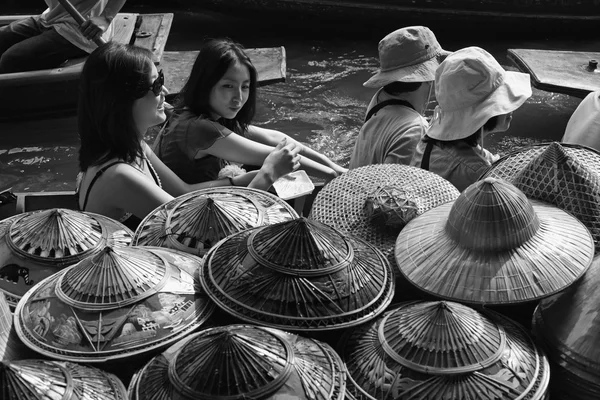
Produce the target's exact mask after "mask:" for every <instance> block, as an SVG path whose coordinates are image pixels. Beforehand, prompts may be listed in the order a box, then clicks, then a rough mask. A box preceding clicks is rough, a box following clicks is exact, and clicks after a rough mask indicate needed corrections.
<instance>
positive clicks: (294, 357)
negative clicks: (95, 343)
mask: <svg viewBox="0 0 600 400" xmlns="http://www.w3.org/2000/svg"><path fill="white" fill-rule="evenodd" d="M345 380H346V377H345V373H344V370H343V364H342V362H341V359H340V358H339V356H338V355H337V354H336V353H335V351H333V349H332V348H331V347H329V346H328V345H327V344H324V343H321V342H318V341H316V340H314V339H306V338H303V337H301V336H297V335H293V334H289V333H285V332H283V331H279V330H276V329H271V328H263V327H258V326H249V325H229V326H223V327H218V328H211V329H206V330H204V331H201V332H199V333H197V334H194V335H191V336H189V337H187V338H185V339H183V340H181V341H180V342H178V343H176V344H175V345H173V346H171V347H170V348H169V349H168V350H166V351H165V352H163V353H162V354H161V355H159V356H157V357H154V358H153V359H152V360H151V361H150V362H149V363H148V364H146V366H145V367H144V368H142V370H141V371H140V372H139V373H138V374H136V376H135V377H134V378H133V379H132V381H131V384H130V385H129V394H130V399H131V400H150V399H152V400H184V399H199V400H205V399H206V400H208V399H210V400H220V399H223V400H226V399H227V400H236V399H240V400H241V399H264V400H275V399H284V398H285V399H287V398H290V399H291V398H293V399H298V400H341V399H343V398H344V392H345Z"/></svg>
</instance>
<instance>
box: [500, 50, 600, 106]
mask: <svg viewBox="0 0 600 400" xmlns="http://www.w3.org/2000/svg"><path fill="white" fill-rule="evenodd" d="M508 58H509V59H510V60H512V61H513V62H514V63H515V64H516V65H517V67H518V68H519V69H520V70H521V71H523V72H526V73H529V74H530V75H531V82H532V83H533V86H535V87H536V88H538V89H541V90H545V91H548V92H556V93H564V94H569V95H572V96H577V97H581V98H583V97H585V96H587V94H588V93H590V92H593V91H595V90H599V89H600V69H598V68H596V69H595V70H592V69H590V68H589V62H590V60H597V61H600V53H594V52H580V51H556V50H532V49H509V50H508Z"/></svg>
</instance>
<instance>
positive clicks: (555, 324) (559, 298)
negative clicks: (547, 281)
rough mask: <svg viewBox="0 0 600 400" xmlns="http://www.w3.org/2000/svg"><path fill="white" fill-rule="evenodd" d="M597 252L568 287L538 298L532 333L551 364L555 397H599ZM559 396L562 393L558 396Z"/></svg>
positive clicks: (599, 276) (599, 261)
mask: <svg viewBox="0 0 600 400" xmlns="http://www.w3.org/2000/svg"><path fill="white" fill-rule="evenodd" d="M599 304H600V256H596V257H595V258H594V262H593V263H592V266H591V267H590V269H589V270H588V272H587V273H586V274H585V275H584V277H583V278H582V279H581V280H580V281H579V282H578V283H577V284H575V285H573V286H572V287H571V288H569V289H568V290H566V291H564V292H562V293H559V294H556V295H554V296H552V297H549V298H547V299H544V300H542V301H541V302H540V304H539V305H538V307H537V308H536V311H535V313H534V318H533V321H534V323H533V327H534V333H535V335H536V337H537V339H538V341H539V343H541V344H542V346H543V347H544V349H545V350H546V353H547V354H548V357H549V358H550V361H551V365H552V385H551V388H552V391H553V398H554V392H556V394H557V396H558V397H557V398H565V399H567V398H569V399H571V398H572V399H590V400H591V399H598V398H600V348H599V346H598V344H599V343H600V314H599V313H598V305H599ZM561 396H562V397H561Z"/></svg>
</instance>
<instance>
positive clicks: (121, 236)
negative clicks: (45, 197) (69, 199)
mask: <svg viewBox="0 0 600 400" xmlns="http://www.w3.org/2000/svg"><path fill="white" fill-rule="evenodd" d="M132 236H133V232H131V230H129V229H128V228H127V227H126V226H125V225H123V224H121V223H119V222H117V221H114V220H112V219H110V218H108V217H105V216H102V215H99V214H92V213H82V212H79V211H73V210H68V209H61V208H54V209H51V210H44V211H32V212H27V213H24V214H19V215H15V216H13V217H10V218H8V219H5V220H3V221H1V222H0V291H2V292H4V293H5V294H6V297H7V301H8V304H9V305H10V306H11V307H15V306H16V305H17V302H18V301H19V299H20V298H21V297H22V296H23V295H24V294H25V292H27V291H28V290H29V289H30V288H31V287H32V286H33V285H34V284H35V283H38V282H40V281H41V280H43V279H45V278H46V277H48V276H50V275H52V274H54V273H55V272H57V271H59V270H60V269H62V268H65V267H67V266H69V265H73V264H75V263H77V262H79V261H80V260H82V259H84V258H86V257H89V256H91V255H93V254H96V253H98V252H99V251H101V250H102V248H103V247H104V246H107V245H110V246H128V245H130V244H131V239H132Z"/></svg>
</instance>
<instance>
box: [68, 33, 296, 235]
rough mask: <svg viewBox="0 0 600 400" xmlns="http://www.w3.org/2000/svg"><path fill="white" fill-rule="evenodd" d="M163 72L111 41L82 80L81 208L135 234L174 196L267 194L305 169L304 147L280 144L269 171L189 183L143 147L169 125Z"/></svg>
mask: <svg viewBox="0 0 600 400" xmlns="http://www.w3.org/2000/svg"><path fill="white" fill-rule="evenodd" d="M163 84H164V76H163V74H162V71H157V69H156V67H155V66H154V64H153V63H152V54H151V53H150V52H149V51H147V50H144V49H141V48H137V47H134V46H129V45H121V44H116V43H112V42H109V43H108V44H106V45H103V46H100V47H99V48H98V49H96V50H95V51H94V52H93V53H92V54H91V55H90V56H89V57H88V59H87V61H86V63H85V65H84V67H83V71H82V74H81V79H80V94H79V112H78V124H79V137H80V149H79V167H80V170H81V172H80V175H79V177H78V203H79V207H80V209H81V210H83V211H91V212H95V213H98V214H102V215H106V216H108V217H111V218H114V219H116V220H119V221H121V222H123V223H124V224H125V225H127V226H128V227H130V228H131V229H135V228H136V227H137V225H138V224H139V222H140V221H141V219H142V218H144V217H145V216H146V215H147V214H148V213H149V212H150V211H152V210H154V209H155V208H156V207H158V206H159V205H161V204H163V203H165V202H167V201H170V200H171V199H173V198H174V196H175V197H176V196H179V195H181V194H184V193H187V192H190V191H193V190H197V189H203V188H207V187H213V186H230V185H236V186H248V187H253V188H258V189H264V190H267V189H268V188H269V187H270V186H271V184H272V183H273V182H274V181H275V180H277V179H278V178H279V177H281V176H283V175H285V174H287V173H289V172H292V171H293V170H295V169H297V168H298V167H299V163H300V155H299V154H298V152H299V151H300V148H299V146H297V145H296V144H294V143H288V144H286V143H283V142H282V143H280V144H278V146H277V147H276V148H275V149H274V150H273V151H271V152H270V153H269V155H268V156H267V157H266V160H265V163H264V164H263V167H262V168H261V169H260V170H259V171H253V172H250V173H247V174H244V175H240V176H237V177H235V178H233V179H221V180H212V181H207V182H204V183H201V184H194V185H191V184H187V183H185V182H184V181H182V180H181V179H180V178H179V177H178V176H177V175H176V174H175V173H173V171H171V170H170V169H169V168H168V167H167V166H165V165H164V164H163V163H162V162H161V161H160V159H159V158H158V157H157V156H156V155H155V154H154V153H153V152H152V150H151V149H150V147H149V146H148V145H147V144H146V142H145V141H144V134H145V133H146V130H147V129H148V128H150V127H152V126H154V125H157V124H160V123H162V122H164V121H165V119H166V116H165V111H164V105H165V102H164V100H165V95H166V94H167V93H168V92H167V89H166V88H165V87H164V86H163Z"/></svg>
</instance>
